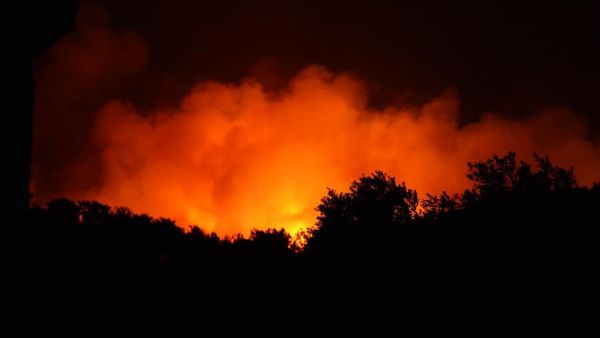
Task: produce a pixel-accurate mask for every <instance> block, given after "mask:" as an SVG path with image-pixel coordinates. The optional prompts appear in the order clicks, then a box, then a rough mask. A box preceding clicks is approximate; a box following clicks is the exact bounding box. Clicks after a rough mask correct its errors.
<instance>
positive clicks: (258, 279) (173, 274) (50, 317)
mask: <svg viewBox="0 0 600 338" xmlns="http://www.w3.org/2000/svg"><path fill="white" fill-rule="evenodd" d="M535 159H536V163H535V164H534V165H531V164H528V163H525V162H522V161H520V162H517V160H516V155H515V154H514V153H508V154H506V155H505V156H502V157H498V156H494V157H492V158H490V159H488V160H486V161H483V162H476V163H469V164H468V172H467V177H468V178H469V179H470V180H471V181H472V182H473V187H472V188H471V189H469V190H466V191H464V192H463V193H461V194H456V195H454V196H450V195H448V194H446V193H443V194H441V195H439V196H431V195H427V196H425V197H424V198H421V199H419V197H418V195H417V192H416V191H414V190H411V189H409V188H408V187H407V186H406V184H405V183H404V182H402V183H398V182H397V181H396V180H395V178H393V177H391V176H389V175H387V174H385V173H383V172H379V171H377V172H375V173H373V174H371V175H363V176H361V177H360V178H358V179H357V180H356V181H354V182H352V183H351V185H350V188H349V191H348V192H336V191H333V190H330V191H329V192H328V194H327V195H326V196H325V197H323V198H322V200H321V202H320V204H319V205H318V207H317V210H318V212H319V216H318V219H317V221H316V224H315V225H314V227H312V228H310V229H308V230H307V231H305V232H303V233H301V234H300V235H298V236H297V237H292V236H290V235H289V234H287V233H286V232H285V231H284V230H283V229H281V230H277V229H269V230H255V231H253V232H252V233H251V234H250V236H249V237H247V238H246V237H243V236H234V237H227V238H221V237H219V236H218V235H216V234H214V233H207V232H205V231H203V230H202V229H201V228H198V227H194V228H192V229H191V230H190V231H184V230H182V228H180V227H178V226H177V225H176V224H175V223H174V222H173V221H172V220H169V219H165V218H152V217H150V216H148V215H143V214H135V213H133V212H131V211H130V210H129V209H127V208H123V207H116V208H112V207H109V206H107V205H104V204H101V203H99V202H95V201H80V202H74V201H70V200H66V199H61V200H55V201H52V202H50V203H48V205H47V206H46V207H39V206H35V207H32V208H31V209H30V210H29V212H28V213H27V215H26V216H25V217H24V218H23V219H22V224H21V225H22V226H23V227H24V229H26V235H25V242H26V244H27V247H26V251H25V253H26V264H25V266H24V267H25V273H24V274H23V276H25V277H24V278H25V280H24V281H23V284H22V285H23V286H22V290H21V294H22V296H23V300H24V303H23V309H24V317H23V327H24V332H25V333H26V335H27V336H31V337H38V336H41V335H44V336H49V335H51V336H54V335H57V336H62V337H104V336H109V335H111V336H112V335H135V336H142V335H164V336H169V337H179V336H190V335H192V336H201V335H209V336H215V335H216V336H231V335H238V334H239V335H246V336H250V335H251V334H260V335H278V336H286V335H294V336H295V335H300V336H301V335H305V336H320V335H324V334H325V335H336V336H337V335H345V334H358V335H359V336H368V337H384V336H385V337H387V336H406V337H431V336H441V335H448V334H457V335H460V336H463V337H464V336H467V337H475V336H477V337H482V336H483V337H545V336H548V335H553V336H554V335H565V336H574V335H576V334H578V332H588V333H589V331H588V330H589V329H591V328H592V325H591V324H592V323H593V322H594V315H593V312H592V311H591V308H592V307H593V306H594V304H595V302H596V300H597V291H596V289H597V285H598V284H597V282H598V278H597V277H596V272H595V267H596V262H597V258H596V257H597V256H598V255H597V251H598V249H597V238H598V237H597V230H596V228H597V226H598V224H599V223H598V220H599V217H598V209H597V207H598V205H600V204H599V202H600V186H598V185H597V184H596V185H594V186H593V187H580V186H578V185H577V182H576V180H575V174H574V171H573V169H572V168H570V169H564V168H560V167H558V166H555V165H553V164H552V163H551V162H550V160H549V159H548V158H547V157H542V156H537V155H536V156H535Z"/></svg>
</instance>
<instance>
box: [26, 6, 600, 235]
mask: <svg viewBox="0 0 600 338" xmlns="http://www.w3.org/2000/svg"><path fill="white" fill-rule="evenodd" d="M92 14H93V13H92ZM93 18H95V19H94V20H91V19H90V20H87V21H85V20H84V21H82V22H84V23H81V22H80V23H79V24H78V25H79V26H78V31H77V32H75V33H74V35H72V36H70V37H68V38H66V39H64V40H62V41H61V42H59V43H58V44H56V45H55V46H54V47H53V48H51V50H50V56H51V60H52V61H51V62H50V63H49V64H47V65H46V66H45V68H42V69H41V70H39V71H38V72H37V74H36V76H37V78H38V82H37V83H38V88H37V98H36V114H37V115H36V127H35V140H34V143H35V148H34V164H33V172H34V198H35V199H36V200H37V201H38V202H46V201H48V200H50V199H52V198H57V197H68V198H71V199H75V200H80V199H93V200H98V201H101V202H103V203H107V204H110V205H114V206H117V205H124V206H128V207H130V208H131V209H133V210H134V211H136V212H146V213H149V214H151V215H153V216H164V217H170V218H173V219H175V220H176V221H177V222H178V224H180V225H181V226H186V225H189V224H197V225H199V226H201V227H202V228H204V229H206V230H208V231H216V232H217V233H219V234H221V235H225V234H235V233H239V232H241V233H243V234H248V233H249V231H250V230H251V229H252V228H267V227H284V228H286V229H287V230H288V231H290V232H292V233H294V232H296V231H298V230H299V229H301V228H303V227H307V226H310V225H312V224H313V223H314V221H315V216H316V211H315V209H314V208H315V207H316V206H317V205H318V203H319V199H320V198H321V197H322V196H324V195H325V194H326V188H327V187H331V188H334V189H336V190H343V189H346V187H347V186H348V185H349V183H350V182H351V181H352V180H353V179H356V178H357V177H359V176H360V175H361V174H362V173H365V174H368V173H370V172H372V171H374V170H383V171H385V172H387V173H389V174H391V175H393V176H395V177H396V178H397V179H398V181H406V182H407V185H408V186H409V187H410V188H414V189H417V191H418V192H419V193H420V194H421V195H423V194H424V193H440V192H441V191H442V190H445V191H448V192H451V193H452V192H459V191H461V190H462V189H464V188H466V187H468V182H467V180H466V178H465V172H466V163H467V162H468V161H474V160H481V159H486V158H488V157H489V156H491V155H492V154H494V153H496V154H504V153H505V152H506V151H508V150H514V151H516V152H517V153H518V154H519V155H521V156H529V155H530V154H531V152H533V151H537V152H540V153H542V154H547V155H549V156H550V158H551V159H552V160H553V161H554V162H556V163H557V164H558V165H562V166H569V165H573V166H575V168H576V174H577V177H578V179H579V181H580V182H581V183H584V184H589V183H591V182H592V181H593V180H594V179H598V177H597V173H598V172H600V145H599V142H598V141H595V140H590V139H587V138H585V135H586V125H585V123H584V121H582V120H580V119H579V118H577V116H576V115H574V114H573V113H571V112H569V111H568V110H566V109H557V110H552V111H544V112H541V113H540V114H538V115H536V116H533V117H528V118H525V119H520V120H507V119H505V118H502V117H500V116H498V115H494V114H486V115H484V116H483V117H482V118H481V120H480V121H478V122H476V123H471V124H468V125H465V126H459V123H458V118H459V100H458V97H457V94H456V93H454V92H453V91H447V92H444V93H442V94H441V95H440V96H439V97H437V98H433V99H431V100H430V101H429V102H427V103H426V104H423V105H421V106H411V107H410V108H401V107H397V106H389V107H387V108H384V109H381V110H374V109H372V108H369V107H368V105H367V104H366V102H367V97H366V94H365V93H366V90H365V88H364V87H363V84H362V82H361V81H360V79H357V78H355V77H352V76H349V75H345V74H333V73H331V72H329V71H327V70H326V69H324V68H322V67H318V66H310V67H307V68H306V69H304V70H303V71H301V72H300V73H299V74H297V75H296V76H295V77H294V78H293V79H292V80H291V81H290V83H289V85H288V86H287V89H285V90H283V91H280V92H268V91H265V90H264V89H263V87H262V86H261V84H260V83H258V82H257V81H255V80H253V79H246V80H243V81H241V83H240V84H239V85H238V84H224V83H218V82H205V83H199V84H197V85H196V86H195V87H194V88H193V89H191V90H190V92H189V93H188V95H187V96H185V97H184V98H183V99H182V100H181V104H180V105H179V107H177V108H176V109H169V110H161V108H155V109H152V110H144V111H141V110H139V109H137V108H136V107H134V106H133V105H131V104H129V103H128V102H126V101H116V100H115V101H110V102H105V104H104V105H103V106H102V108H101V109H99V110H98V111H96V112H95V113H93V114H88V115H85V114H83V113H81V112H80V111H79V110H78V109H79V108H78V107H80V106H81V107H84V106H85V104H81V102H84V103H85V100H90V101H93V100H94V99H95V98H96V97H95V96H94V95H95V94H96V93H97V92H98V91H99V90H100V89H98V88H102V87H101V86H99V85H98V86H96V84H97V83H103V82H102V81H107V82H106V83H108V85H107V86H110V84H111V82H110V81H118V80H119V77H120V76H121V74H131V73H135V72H137V71H140V70H141V69H143V67H144V62H145V61H144V60H145V59H146V58H147V56H148V55H147V53H146V50H145V47H144V45H143V43H142V42H141V41H140V40H139V38H138V37H136V36H135V35H134V34H129V33H125V34H121V35H119V34H115V33H113V32H112V31H110V30H108V29H107V28H106V27H105V24H104V21H105V20H104V19H103V17H102V16H99V18H96V16H93ZM85 22H92V23H91V24H90V23H88V24H85ZM105 78H107V79H108V80H105ZM111 79H112V80H111ZM115 79H116V80H115ZM112 83H114V82H112ZM148 85H152V84H148ZM80 101H81V102H80ZM77 104H79V106H77ZM73 107H75V108H73ZM82 109H83V108H82ZM93 110H95V108H94V109H93ZM88 116H89V118H88ZM84 117H85V118H84ZM90 126H91V127H90ZM90 130H91V132H90ZM72 135H78V138H73V136H72ZM53 144H59V145H60V146H56V147H52V145H53ZM48 145H50V146H48ZM73 145H76V146H79V147H80V148H82V149H83V151H81V149H79V150H78V151H79V152H74V151H72V148H73V147H72V146H73ZM63 149H67V150H69V151H71V152H69V151H63ZM82 154H83V155H82ZM84 155H85V156H84ZM52 163H60V164H62V163H66V164H67V165H59V166H54V167H52V166H49V165H50V164H52ZM50 176H51V177H52V178H53V179H54V180H49V179H48V177H50Z"/></svg>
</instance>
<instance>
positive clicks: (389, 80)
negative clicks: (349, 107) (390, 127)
mask: <svg viewBox="0 0 600 338" xmlns="http://www.w3.org/2000/svg"><path fill="white" fill-rule="evenodd" d="M102 5H103V6H104V8H105V9H106V10H107V12H108V13H109V14H110V16H111V18H112V21H111V23H112V24H113V25H114V26H115V27H119V28H120V29H123V28H128V29H131V30H133V31H135V32H137V33H138V34H139V35H140V36H141V38H142V39H143V40H144V41H145V42H146V43H147V45H148V48H149V50H150V61H149V65H148V66H149V67H148V68H147V69H146V71H145V72H143V73H142V74H140V75H139V81H140V82H141V83H147V82H148V81H152V82H153V83H155V84H157V83H162V84H163V85H162V86H161V85H154V86H152V87H150V88H149V87H148V86H139V85H132V86H131V87H129V88H128V92H127V94H124V95H125V96H127V97H128V98H129V99H133V98H135V101H136V102H138V103H143V104H156V103H159V104H163V103H164V104H169V103H172V102H176V101H177V100H178V99H179V98H180V97H181V96H182V95H183V94H184V93H185V92H186V91H187V90H188V89H189V87H190V86H191V84H193V83H194V82H196V81H199V80H205V79H214V80H218V81H226V82H235V81H239V80H240V79H241V78H243V77H245V76H247V75H248V74H250V75H252V76H254V77H257V78H259V79H260V80H261V81H262V82H263V83H264V84H267V85H271V86H273V87H277V86H281V85H284V84H286V83H287V80H288V78H289V77H290V76H291V75H293V74H295V73H296V72H297V71H298V70H300V69H301V68H303V67H305V66H306V65H307V64H319V65H323V66H325V67H327V68H328V69H330V70H332V71H334V72H339V71H343V72H353V73H355V74H357V75H359V76H360V77H361V78H362V79H364V80H366V81H367V82H368V83H369V90H370V93H369V96H370V104H372V105H374V106H378V105H379V106H381V105H385V104H390V103H401V104H411V103H420V102H423V101H424V100H427V99H429V98H430V97H432V96H434V95H437V94H439V93H440V92H441V91H443V90H444V89H447V88H455V89H457V90H458V92H459V96H460V98H461V111H462V115H461V118H462V119H463V121H471V120H472V119H473V118H475V117H477V116H479V115H480V114H481V113H482V112H486V111H493V112H495V113H501V114H505V115H507V116H520V115H523V114H530V113H532V112H535V111H536V110H539V109H543V108H547V107H556V106H568V107H570V108H571V109H573V110H575V111H576V112H577V113H578V114H581V115H584V116H586V117H587V118H588V119H589V121H590V127H591V129H592V130H594V131H595V132H598V131H599V129H598V125H599V123H598V122H600V119H599V118H598V115H599V114H597V113H596V110H597V108H596V106H597V103H596V90H597V88H598V87H599V85H600V66H599V64H598V60H599V59H600V47H599V46H598V43H597V36H598V33H599V32H600V30H599V27H598V23H599V22H600V17H599V14H600V11H599V6H600V4H598V3H597V2H595V1H585V0H581V1H578V0H574V1H557V0H550V1H493V0H480V1H460V2H455V1H452V2H450V1H437V0H426V1H311V0H308V1H291V2H284V1H251V2H250V1H210V2H204V1H138V0H124V1H121V0H119V1H110V0H109V1H104V2H102ZM122 93H123V92H122ZM148 98H152V100H155V101H156V102H149V100H148Z"/></svg>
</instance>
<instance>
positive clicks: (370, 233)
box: [307, 171, 418, 251]
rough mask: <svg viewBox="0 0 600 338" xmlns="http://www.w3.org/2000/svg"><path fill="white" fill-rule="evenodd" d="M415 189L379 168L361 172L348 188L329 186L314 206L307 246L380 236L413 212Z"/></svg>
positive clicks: (366, 240) (316, 247)
mask: <svg viewBox="0 0 600 338" xmlns="http://www.w3.org/2000/svg"><path fill="white" fill-rule="evenodd" d="M417 204H418V198H417V193H416V192H415V191H413V190H411V189H408V188H407V187H406V185H405V184H404V182H403V183H402V184H397V183H396V179H395V178H394V177H391V176H389V175H387V174H385V173H383V172H381V171H376V172H374V173H373V174H371V175H369V176H365V175H362V176H361V177H360V178H359V179H358V180H357V181H354V182H352V184H351V185H350V188H349V192H341V193H337V192H336V191H334V190H332V189H330V190H329V191H328V193H327V196H326V197H324V198H322V199H321V203H320V204H319V206H318V207H317V210H318V211H319V216H318V217H317V224H316V226H315V228H313V229H311V230H309V232H310V236H309V239H308V242H307V250H309V251H310V250H320V249H319V248H324V247H326V248H327V250H338V249H339V250H342V251H344V250H346V249H347V248H346V249H345V247H350V248H351V247H352V246H355V245H359V244H363V245H364V244H367V243H369V242H370V241H371V242H372V241H375V240H376V239H377V238H380V239H381V238H383V237H385V236H386V235H387V234H390V233H392V232H393V231H394V230H396V229H397V228H398V227H400V226H401V225H403V224H406V223H407V222H408V221H410V220H411V219H412V218H413V217H414V216H415V214H416V208H417Z"/></svg>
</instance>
